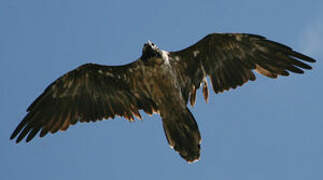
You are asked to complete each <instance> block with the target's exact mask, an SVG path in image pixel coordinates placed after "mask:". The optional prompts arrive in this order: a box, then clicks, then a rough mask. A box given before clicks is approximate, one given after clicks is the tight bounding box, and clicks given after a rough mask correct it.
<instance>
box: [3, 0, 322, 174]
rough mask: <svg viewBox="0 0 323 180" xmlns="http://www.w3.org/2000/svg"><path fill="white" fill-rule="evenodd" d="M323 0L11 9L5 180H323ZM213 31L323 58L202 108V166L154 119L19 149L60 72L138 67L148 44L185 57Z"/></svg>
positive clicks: (7, 1) (58, 3) (112, 2)
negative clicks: (32, 111)
mask: <svg viewBox="0 0 323 180" xmlns="http://www.w3.org/2000/svg"><path fill="white" fill-rule="evenodd" d="M322 9H323V2H322V1H320V0H308V1H302V0H285V1H281V0H271V1H256V0H245V1H232V0H221V1H185V2H184V1H172V0H164V1H117V0H109V1H104V0H93V1H81V0H55V1H53V0H30V1H22V0H3V1H1V2H0V23H1V28H0V69H1V71H0V84H1V88H0V113H1V119H2V120H1V122H2V125H1V126H0V147H1V148H0V159H1V161H0V178H1V179H3V180H15V179H17V180H18V179H22V178H24V179H44V178H45V179H48V180H51V179H79V180H82V179H123V180H126V179H175V178H177V179H184V178H185V179H197V178H199V179H221V180H231V179H248V180H260V179H261V180H267V179H268V180H272V179H275V180H280V179H282V180H288V179H293V180H303V179H304V180H305V179H311V180H321V179H323V171H322V167H323V141H322V137H323V131H322V129H323V118H322V110H323V109H322V99H323V96H322V92H323V84H322V77H323V70H322V68H323V66H322V63H321V60H322V59H323V51H322V50H321V48H322V46H323V24H322V19H323V13H322ZM211 32H248V33H256V34H261V35H264V36H266V37H268V38H269V39H272V40H275V41H279V42H282V43H284V44H287V45H289V46H291V47H293V48H294V49H295V50H297V51H300V52H303V53H306V54H307V55H309V56H312V57H314V58H316V59H317V60H318V62H317V63H316V64H314V65H313V66H314V70H313V71H310V72H306V73H305V75H294V74H293V75H291V76H289V77H287V78H285V77H283V78H279V79H278V80H271V79H268V78H264V77H261V76H257V81H255V82H251V83H248V84H246V85H244V86H243V87H241V88H239V89H237V90H234V91H230V92H226V93H223V94H218V95H215V94H214V93H213V92H212V93H210V98H209V103H208V104H206V103H204V102H203V100H202V99H203V98H202V96H201V93H200V92H199V94H198V99H197V104H196V105H195V107H194V108H191V111H192V113H193V114H194V116H195V118H196V120H197V122H198V124H199V129H200V131H201V134H202V139H203V140H202V146H201V150H202V152H201V160H200V161H199V162H197V163H194V164H187V163H186V162H185V161H184V160H183V159H182V158H180V156H179V155H178V154H177V153H175V152H174V151H173V150H172V149H170V148H169V147H168V144H167V141H166V138H165V136H164V132H163V130H162V124H161V120H160V118H159V117H158V116H157V115H154V116H152V117H150V116H148V115H144V113H142V115H143V121H136V122H135V123H128V122H127V121H126V120H125V119H122V118H116V119H114V120H105V121H102V122H99V123H90V124H77V125H75V126H73V127H70V128H69V129H68V131H66V132H64V133H60V132H59V133H57V134H55V135H47V136H46V137H45V138H42V139H40V138H35V139H34V140H33V141H32V142H31V143H29V144H26V143H24V142H23V143H21V144H18V145H16V144H15V143H14V142H13V141H9V136H10V134H11V133H12V131H13V130H14V128H15V127H16V125H17V124H18V123H19V122H20V121H21V119H22V118H23V117H24V115H25V114H26V112H25V110H26V108H27V106H28V105H29V104H30V103H31V102H32V101H33V100H34V99H35V98H36V97H37V96H38V95H39V94H40V93H41V92H42V91H43V90H44V88H45V87H46V86H47V85H49V83H51V82H52V81H54V80H55V79H56V78H58V77H59V76H60V75H62V74H64V73H66V72H68V71H69V70H72V69H73V68H76V67H77V66H79V65H81V64H84V63H87V62H94V63H99V64H107V65H117V64H125V63H128V62H131V61H133V60H135V59H136V58H137V57H139V56H140V54H141V48H142V45H143V43H145V42H146V41H147V40H151V41H153V42H155V43H156V44H157V45H158V46H159V47H160V48H162V49H166V50H179V49H182V48H184V47H187V46H188V45H190V44H192V43H194V42H196V41H198V40H199V39H201V38H202V37H203V36H205V35H206V34H208V33H211Z"/></svg>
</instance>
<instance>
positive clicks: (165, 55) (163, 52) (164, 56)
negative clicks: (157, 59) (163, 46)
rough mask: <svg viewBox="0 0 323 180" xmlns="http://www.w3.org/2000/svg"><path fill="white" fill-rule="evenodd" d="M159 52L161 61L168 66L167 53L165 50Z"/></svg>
mask: <svg viewBox="0 0 323 180" xmlns="http://www.w3.org/2000/svg"><path fill="white" fill-rule="evenodd" d="M160 51H161V56H162V58H163V60H164V61H165V64H169V58H168V54H169V52H167V51H165V50H160Z"/></svg>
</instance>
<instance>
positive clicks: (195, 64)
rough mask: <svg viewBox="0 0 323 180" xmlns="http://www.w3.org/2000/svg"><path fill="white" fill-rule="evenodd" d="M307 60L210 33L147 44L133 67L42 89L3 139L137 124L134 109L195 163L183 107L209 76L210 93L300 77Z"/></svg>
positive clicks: (260, 41)
mask: <svg viewBox="0 0 323 180" xmlns="http://www.w3.org/2000/svg"><path fill="white" fill-rule="evenodd" d="M305 62H309V63H313V62H315V60H314V59H313V58H311V57H308V56H306V55H303V54H301V53H299V52H296V51H294V50H292V49H291V48H290V47H288V46H286V45H283V44H280V43H278V42H274V41H271V40H268V39H266V38H265V37H263V36H259V35H254V34H242V33H213V34H209V35H207V36H206V37H204V38H203V39H201V40H200V41H198V42H197V43H195V44H193V45H191V46H190V47H187V48H185V49H183V50H179V51H174V52H168V51H165V50H162V49H159V48H158V47H157V46H156V45H155V44H154V43H152V42H150V41H148V42H147V43H146V44H144V46H143V49H142V55H141V57H140V58H138V59H137V60H136V61H134V62H132V63H130V64H126V65H121V66H105V65H99V64H91V63H89V64H84V65H81V66H79V67H78V68H76V69H74V70H72V71H70V72H68V73H66V74H64V75H63V76H61V77H59V78H58V79H57V80H56V81H54V82H53V83H52V84H50V85H49V86H48V87H47V88H46V89H45V91H44V92H43V93H42V94H41V95H40V96H39V97H38V98H37V99H36V100H35V101H34V102H33V103H32V104H31V105H30V106H29V107H28V108H27V115H26V116H25V117H24V119H23V120H22V121H21V122H20V124H19V125H18V126H17V127H16V129H15V130H14V132H13V133H12V135H11V137H10V139H14V138H16V137H17V138H16V142H17V143H19V142H20V141H21V140H22V139H23V138H24V137H26V142H29V141H30V140H31V139H33V138H34V137H35V135H36V134H37V133H38V132H40V134H39V136H40V137H44V136H45V135H46V134H47V133H48V132H50V133H56V132H57V131H58V130H61V131H65V130H66V129H68V127H69V126H70V125H74V124H76V123H77V122H96V121H98V120H103V119H109V118H112V119H113V118H114V117H115V116H122V117H124V118H126V119H128V120H129V121H134V116H135V117H137V118H138V119H141V115H140V113H139V110H143V111H144V112H146V113H148V114H153V113H157V114H159V115H160V116H161V119H162V124H163V128H164V132H165V135H166V138H167V141H168V143H169V145H170V146H171V147H172V148H174V149H175V151H177V152H178V153H179V154H180V155H181V156H182V157H183V158H184V159H185V160H186V161H188V162H194V161H196V160H198V159H199V158H200V143H201V136H200V132H199V129H198V125H197V123H196V121H195V119H194V117H193V115H192V113H191V112H190V110H189V109H188V107H187V104H188V103H190V104H191V106H194V104H195V98H196V90H197V89H199V88H200V87H202V91H203V96H204V99H205V100H206V101H207V100H208V93H209V92H208V83H207V80H206V78H207V77H209V79H210V82H211V84H212V88H213V90H214V92H215V93H222V92H224V91H227V90H230V89H235V88H237V87H238V86H242V85H243V84H244V83H246V82H248V81H249V80H250V81H254V80H255V79H256V76H255V74H254V72H257V73H260V74H262V75H264V76H267V77H269V78H277V77H278V76H288V75H289V73H290V72H292V73H299V74H302V73H304V71H303V70H309V69H311V66H309V65H308V64H306V63H305Z"/></svg>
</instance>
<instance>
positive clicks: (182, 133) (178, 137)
mask: <svg viewBox="0 0 323 180" xmlns="http://www.w3.org/2000/svg"><path fill="white" fill-rule="evenodd" d="M162 118H163V127H164V131H165V134H166V138H167V141H168V143H169V145H170V146H171V147H172V148H174V149H175V151H177V152H178V153H179V154H180V155H181V156H182V157H183V158H184V159H185V160H186V161H188V162H194V161H196V160H199V158H200V143H201V136H200V132H199V129H198V126H197V123H196V121H195V119H194V117H193V115H192V113H191V112H190V111H189V109H188V108H186V109H184V110H182V111H181V112H177V111H173V113H165V114H162Z"/></svg>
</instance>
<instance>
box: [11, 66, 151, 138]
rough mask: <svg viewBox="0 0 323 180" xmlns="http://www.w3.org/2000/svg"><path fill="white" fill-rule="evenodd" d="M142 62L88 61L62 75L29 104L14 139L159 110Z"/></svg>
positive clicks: (130, 118) (128, 117)
mask: <svg viewBox="0 0 323 180" xmlns="http://www.w3.org/2000/svg"><path fill="white" fill-rule="evenodd" d="M142 79H143V76H142V72H141V71H140V64H139V61H136V62H134V63H131V64H128V65H124V66H103V65H97V64H85V65H82V66H80V67H78V68H77V69H75V70H73V71H70V72H68V73H66V74H65V75H63V76H62V77H60V78H58V79H57V80H56V81H54V82H53V83H52V84H51V85H49V86H48V87H47V88H46V90H45V91H44V92H43V93H42V94H41V95H40V96H39V97H38V98H37V99H36V100H35V101H34V102H33V103H32V104H31V105H30V106H29V107H28V109H27V112H28V114H27V115H26V116H25V118H24V119H23V120H22V121H21V123H20V124H19V125H18V126H17V128H16V129H15V130H14V132H13V134H12V135H11V137H10V138H11V139H13V138H15V137H16V136H17V135H19V136H18V138H17V139H16V142H17V143H18V142H20V141H21V140H22V139H23V138H24V137H25V136H27V139H26V141H27V142H28V141H30V140H31V139H32V138H33V137H34V136H35V135H36V134H37V133H38V132H39V131H40V137H43V136H45V135H46V134H47V133H48V132H51V133H55V132H57V131H58V130H66V129H67V128H68V127H69V126H70V125H72V124H75V123H77V122H91V121H92V122H94V121H97V120H102V119H108V118H114V117H115V116H116V115H118V116H123V117H125V118H127V119H129V120H134V117H133V115H135V116H137V117H139V118H141V117H140V114H139V111H138V110H144V111H145V112H146V113H150V114H152V113H153V112H156V111H157V107H156V104H155V103H154V102H153V101H152V100H151V98H150V96H149V93H148V92H147V91H145V89H141V88H140V87H138V86H137V82H138V81H141V80H142Z"/></svg>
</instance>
